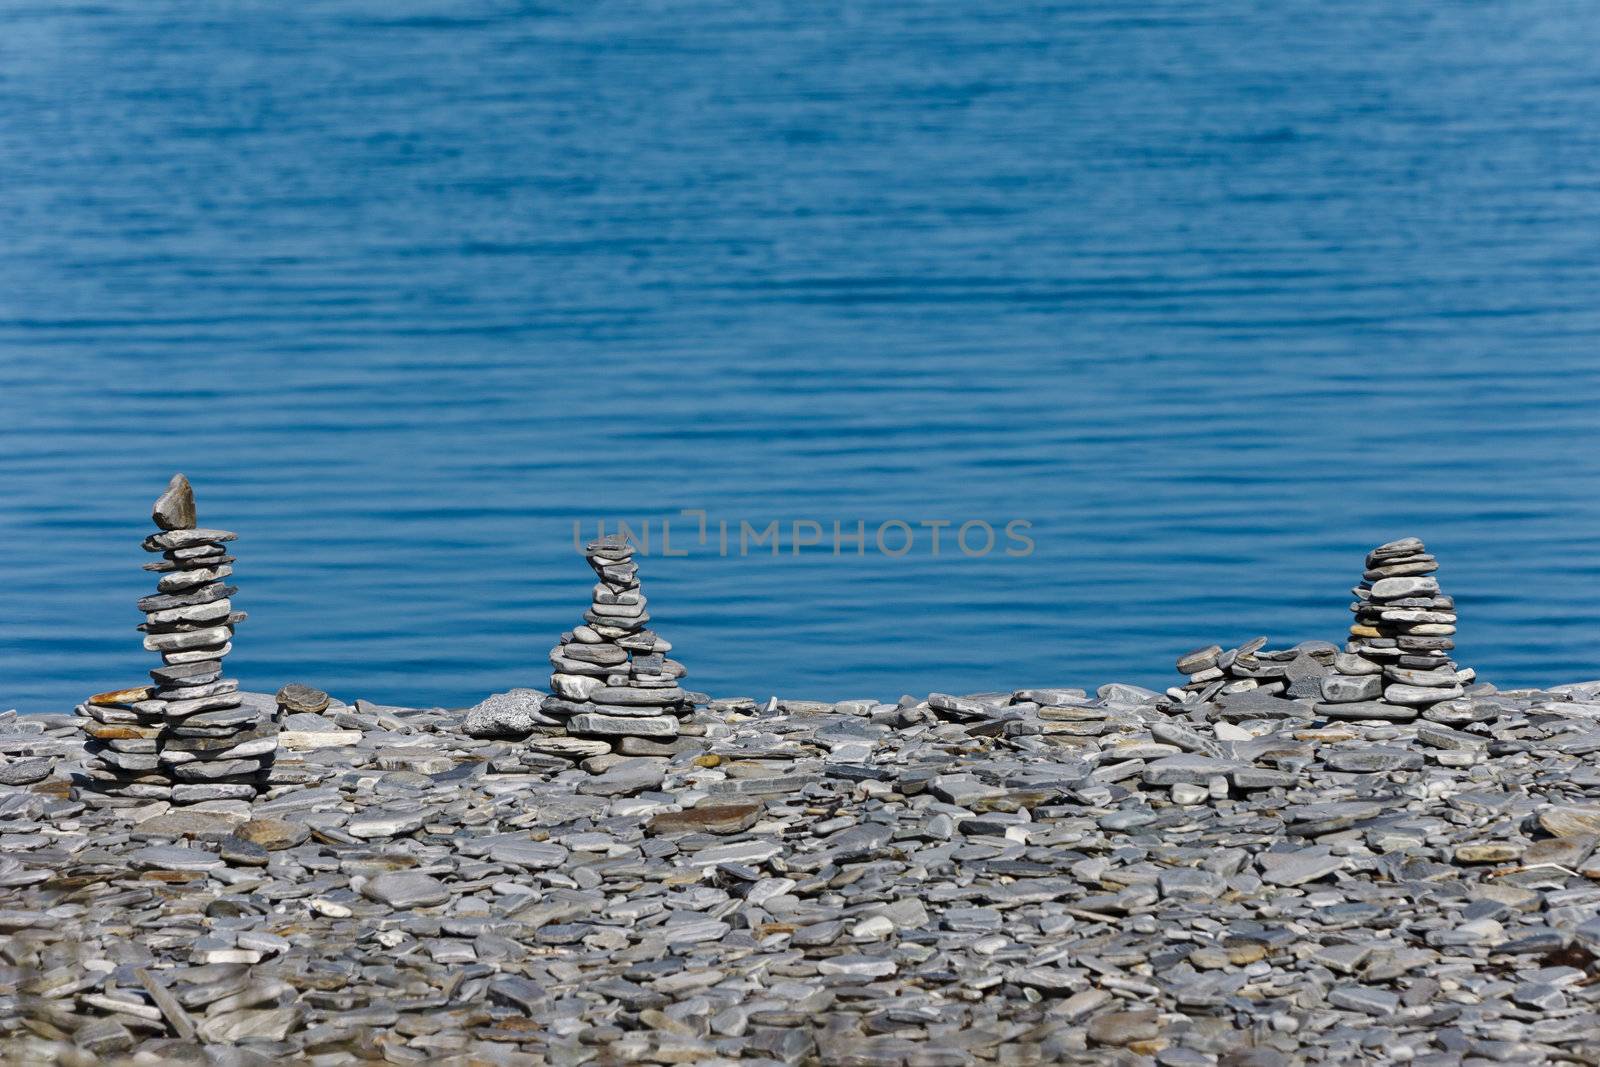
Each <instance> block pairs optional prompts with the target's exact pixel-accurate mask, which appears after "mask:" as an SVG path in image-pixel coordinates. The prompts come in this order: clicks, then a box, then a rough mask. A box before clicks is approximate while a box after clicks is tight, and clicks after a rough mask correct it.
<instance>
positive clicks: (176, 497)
mask: <svg viewBox="0 0 1600 1067" xmlns="http://www.w3.org/2000/svg"><path fill="white" fill-rule="evenodd" d="M150 517H151V518H152V519H154V520H155V521H156V525H157V526H159V527H161V528H162V529H163V530H192V529H194V522H195V518H194V489H193V487H191V486H190V485H189V479H187V478H185V477H184V476H183V475H181V474H174V475H173V476H172V481H170V482H168V483H167V491H166V492H164V493H162V494H161V495H160V496H159V497H157V498H156V504H155V507H153V508H151V509H150Z"/></svg>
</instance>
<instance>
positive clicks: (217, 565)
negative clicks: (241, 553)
mask: <svg viewBox="0 0 1600 1067" xmlns="http://www.w3.org/2000/svg"><path fill="white" fill-rule="evenodd" d="M151 515H152V517H153V518H154V519H155V523H156V525H157V526H158V527H160V529H161V532H160V533H156V534H152V535H151V536H149V537H147V538H145V541H144V548H145V550H146V551H148V552H160V553H161V554H162V559H161V560H159V561H158V562H155V563H149V564H146V565H145V569H146V570H150V571H155V572H157V573H159V574H160V575H161V578H160V580H159V582H158V583H157V591H156V593H155V594H154V595H153V596H147V597H145V598H144V599H142V600H140V601H139V609H140V610H141V611H143V612H144V613H145V621H144V623H143V624H142V625H141V626H140V627H139V629H140V630H141V631H143V632H144V634H145V639H144V647H145V649H146V650H147V651H150V652H159V653H160V654H161V659H162V664H161V666H160V667H157V668H155V669H154V670H152V671H151V672H150V676H151V678H153V679H154V680H155V685H154V686H141V687H136V688H132V689H123V690H117V691H115V692H110V693H102V694H100V695H98V696H94V697H90V698H89V700H88V701H87V702H85V703H84V704H81V705H79V706H78V709H77V713H78V715H79V716H80V717H81V719H82V725H83V729H84V732H85V733H86V734H88V735H89V738H90V740H89V742H88V743H87V745H86V746H85V749H86V752H87V754H88V755H89V757H90V759H89V767H88V771H87V775H88V780H87V781H86V782H83V783H81V784H82V786H83V788H81V789H80V790H79V795H80V796H81V797H82V798H83V799H84V800H85V801H87V802H89V803H91V804H112V805H115V804H119V803H127V802H139V801H150V800H168V801H171V802H172V803H175V804H190V803H199V802H201V801H212V800H247V799H250V798H252V797H254V796H255V795H256V793H257V792H258V791H259V789H260V788H261V784H262V782H263V780H264V777H265V772H266V771H267V770H268V768H270V766H271V764H272V760H273V756H274V754H275V753H276V751H277V723H276V721H275V720H274V719H273V718H272V717H271V716H267V717H266V718H263V717H262V716H261V714H260V713H259V712H258V711H256V710H255V709H253V708H251V707H249V706H247V705H245V704H244V702H243V698H242V697H241V696H240V694H239V683H238V682H236V681H234V680H233V679H231V678H224V677H223V676H222V658H223V657H224V656H225V655H227V654H228V652H229V651H230V650H231V649H232V647H233V645H232V639H233V629H234V627H235V626H237V625H238V624H239V623H240V622H242V621H243V620H244V618H245V615H244V613H243V612H238V611H234V610H233V605H232V601H231V600H230V599H229V598H230V597H231V596H232V595H233V594H234V593H236V592H238V589H237V587H236V586H232V585H228V584H226V582H225V579H227V578H228V577H229V576H230V575H231V574H232V573H233V566H232V564H233V562H234V557H232V556H230V555H228V550H227V549H226V548H225V547H224V546H225V544H226V543H227V542H229V541H233V540H234V539H235V538H236V537H237V535H236V534H234V533H231V532H229V531H227V530H207V529H201V528H198V527H196V525H195V506H194V491H193V489H192V488H191V487H190V485H189V481H188V479H187V478H185V477H184V476H183V475H181V474H177V475H174V476H173V478H172V481H171V482H170V483H169V484H168V486H167V489H166V492H164V493H162V494H161V496H160V498H159V499H157V500H156V503H155V507H154V508H153V509H152V512H151Z"/></svg>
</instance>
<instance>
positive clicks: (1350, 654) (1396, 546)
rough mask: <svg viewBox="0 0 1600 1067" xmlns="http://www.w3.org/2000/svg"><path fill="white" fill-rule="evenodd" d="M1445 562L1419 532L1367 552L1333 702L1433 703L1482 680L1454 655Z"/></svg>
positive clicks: (1331, 684)
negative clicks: (1442, 578) (1443, 588)
mask: <svg viewBox="0 0 1600 1067" xmlns="http://www.w3.org/2000/svg"><path fill="white" fill-rule="evenodd" d="M1438 569H1439V563H1438V561H1437V560H1436V559H1434V557H1433V556H1431V555H1429V554H1428V548H1427V546H1426V545H1424V544H1423V543H1422V542H1421V541H1420V540H1418V539H1417V538H1415V537H1407V538H1404V539H1402V540H1399V541H1390V542H1389V543H1388V544H1385V545H1379V546H1378V547H1377V548H1375V549H1373V550H1372V551H1371V552H1369V553H1367V566H1366V571H1365V572H1364V573H1363V574H1362V576H1361V577H1362V580H1361V584H1360V585H1358V586H1356V587H1355V588H1354V589H1352V590H1351V592H1352V593H1354V594H1355V597H1356V599H1355V602H1354V603H1352V604H1351V605H1350V610H1351V611H1353V612H1355V616H1356V620H1355V623H1354V625H1352V626H1351V627H1350V640H1349V642H1348V643H1347V644H1346V645H1345V651H1344V652H1343V653H1342V654H1340V655H1339V656H1338V657H1337V658H1336V659H1335V660H1334V668H1335V669H1336V670H1337V671H1338V672H1339V673H1338V674H1336V675H1334V676H1333V677H1331V678H1328V679H1327V680H1326V681H1325V682H1324V683H1323V693H1322V698H1323V700H1324V701H1326V702H1328V703H1347V702H1354V701H1379V700H1381V701H1382V702H1383V703H1385V704H1393V705H1397V706H1402V707H1414V708H1418V709H1426V708H1430V707H1432V706H1433V705H1435V704H1438V703H1440V702H1441V701H1445V700H1452V699H1454V698H1456V697H1459V696H1461V695H1463V693H1464V692H1465V688H1464V687H1465V686H1466V684H1467V683H1469V682H1471V681H1472V680H1473V678H1474V677H1476V675H1475V672H1474V671H1473V670H1472V669H1471V668H1467V669H1465V670H1462V669H1460V668H1458V667H1457V666H1456V664H1455V662H1454V661H1452V660H1451V658H1450V651H1451V650H1452V649H1454V648H1455V632H1456V603H1455V600H1454V599H1453V598H1452V597H1448V596H1445V595H1444V594H1443V593H1442V592H1440V589H1439V581H1438V579H1437V578H1434V577H1433V574H1434V573H1435V572H1436V571H1437V570H1438Z"/></svg>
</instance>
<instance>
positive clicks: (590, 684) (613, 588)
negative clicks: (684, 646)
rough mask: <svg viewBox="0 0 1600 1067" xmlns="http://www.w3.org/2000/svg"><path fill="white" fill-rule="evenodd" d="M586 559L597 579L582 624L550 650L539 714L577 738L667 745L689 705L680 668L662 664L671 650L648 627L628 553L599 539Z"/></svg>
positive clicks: (623, 543)
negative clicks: (562, 723) (560, 722)
mask: <svg viewBox="0 0 1600 1067" xmlns="http://www.w3.org/2000/svg"><path fill="white" fill-rule="evenodd" d="M584 556H585V557H586V558H587V559H588V561H589V566H591V567H593V568H594V572H595V574H596V576H598V577H599V579H600V580H599V582H598V583H597V584H596V585H595V587H594V596H593V600H592V602H591V603H590V605H589V610H588V611H586V612H584V615H583V621H584V624H583V625H582V626H578V627H574V628H573V629H572V630H571V631H570V632H568V633H564V634H562V635H561V643H560V644H558V645H556V647H555V648H553V649H551V650H550V666H551V667H552V668H553V673H552V674H551V675H550V690H551V695H550V696H548V697H546V698H545V700H544V703H543V705H542V707H543V710H544V712H545V714H547V715H551V716H554V717H556V718H559V719H563V720H565V723H566V729H567V733H569V734H572V735H574V736H578V737H595V738H603V739H605V740H608V741H613V742H615V741H618V740H620V739H622V738H626V737H642V738H650V739H654V740H657V741H670V740H672V739H673V738H675V737H677V736H678V717H679V716H680V715H683V714H686V713H687V712H688V711H689V710H690V709H691V707H692V705H691V703H690V698H689V695H688V694H687V693H686V692H684V690H683V689H681V688H679V686H678V680H679V679H680V678H682V677H683V675H684V669H683V665H682V664H680V663H678V662H677V661H675V660H671V659H668V658H667V657H666V653H668V652H670V651H671V650H672V646H671V645H669V644H668V643H667V642H666V641H664V640H662V639H661V638H660V637H658V636H656V634H655V633H653V632H652V631H650V630H649V629H647V628H646V625H645V624H646V623H648V622H649V621H650V616H649V614H648V613H647V612H646V611H645V598H644V594H643V593H642V592H641V591H640V589H639V568H638V565H637V564H636V563H634V561H633V546H632V545H631V544H629V542H628V541H627V539H626V538H623V537H620V536H612V537H604V538H601V539H600V540H598V541H591V542H589V544H588V545H587V546H585V548H584Z"/></svg>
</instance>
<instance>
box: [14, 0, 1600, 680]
mask: <svg viewBox="0 0 1600 1067" xmlns="http://www.w3.org/2000/svg"><path fill="white" fill-rule="evenodd" d="M1597 72H1600V20H1596V19H1595V18H1594V17H1593V8H1592V7H1591V6H1590V5H1587V4H1582V3H1575V2H1563V0H1517V2H1515V3H1512V2H1475V3H1468V4H1446V5H1426V6H1418V5H1396V4H1391V3H1378V2H1373V0H1356V2H1354V3H1351V4H1344V5H1337V6H1328V5H1313V4H1297V3H1288V4H1284V3H1261V2H1253V0H1215V2H1211V3H1204V4H1202V3H1188V2H1161V0H1156V2H1144V3H1140V4H1136V5H1128V4H1122V3H1105V4H1100V3H1052V4H1045V3H1038V4H1033V3H1020V2H1006V0H996V2H990V3H984V4H974V5H960V4H934V5H927V4H909V3H887V2H870V3H868V2H863V3H830V2H827V0H821V2H816V0H813V2H809V3H804V4H800V3H775V2H768V0H754V2H752V0H741V2H739V3H727V2H722V0H706V2H700V3H693V2H688V3H677V4H671V5H667V4H651V5H637V4H616V3H606V2H598V3H570V4H569V3H562V4H548V5H534V4H526V3H511V2H494V3H490V2H483V0H452V2H451V3H444V2H443V0H438V2H418V0H412V2H405V0H400V2H396V0H382V2H379V0H340V2H329V3H317V4H290V5H285V4H281V3H268V2H264V0H262V2H245V3H226V4H195V3H189V2H184V3H178V2H163V0H139V2H137V3H117V2H110V3H102V4H94V3H83V4H57V3H42V2H41V3H33V4H26V3H22V4H8V5H7V8H6V15H5V30H4V32H3V33H0V491H3V493H4V497H5V506H4V508H3V509H0V545H3V546H4V551H3V553H0V589H3V590H4V601H5V610H4V611H3V612H0V707H6V706H11V705H12V704H15V705H16V706H17V707H20V708H22V709H23V710H65V709H67V708H69V707H70V705H71V704H72V703H73V702H74V701H76V700H78V699H81V697H82V696H84V695H85V694H87V693H90V692H93V691H97V690H102V689H107V688H111V687H114V686H120V685H124V684H129V683H133V682H136V681H138V680H140V679H142V678H143V677H144V676H143V673H142V672H143V671H144V670H145V669H146V668H147V667H148V666H149V665H150V661H152V660H153V659H154V657H153V656H151V655H149V654H146V653H144V652H143V651H142V650H141V649H140V646H139V635H138V634H136V633H135V632H134V630H133V626H134V625H135V624H136V623H137V622H138V621H139V618H138V615H137V613H136V611H135V609H134V606H133V605H134V601H135V600H136V599H137V598H138V597H139V596H140V595H142V594H143V593H145V592H147V591H149V590H150V589H151V588H152V587H153V585H154V582H153V580H152V576H151V575H149V574H146V573H144V572H142V571H141V570H140V569H139V567H140V564H142V563H143V562H145V561H146V558H147V557H146V556H145V554H144V553H143V552H141V551H140V549H139V546H138V540H139V538H140V537H141V536H143V534H144V533H145V532H146V531H147V530H148V529H149V523H148V507H149V503H150V501H151V500H152V499H153V498H154V497H155V495H156V494H157V493H158V492H159V491H160V489H161V488H162V486H163V485H164V484H165V482H166V479H167V477H168V476H169V475H170V474H171V473H172V472H173V471H175V470H182V471H185V472H186V473H187V474H188V475H189V476H190V477H191V478H192V479H193V480H194V483H195V485H196V487H197V492H198V496H199V502H200V513H201V517H202V520H203V521H204V522H206V523H208V524H213V525H223V526H227V527H230V528H233V529H237V530H238V531H240V533H241V535H242V536H241V539H240V541H239V544H238V548H237V552H238V556H239V564H238V571H237V581H238V583H239V585H240V586H241V592H240V594H239V595H238V597H237V603H238V605H239V606H240V607H242V608H244V609H245V610H247V611H249V612H250V619H249V621H248V622H246V623H245V624H244V625H243V627H242V628H241V630H240V632H239V634H238V636H237V639H236V641H235V646H234V647H235V651H234V654H233V656H232V657H231V659H230V663H231V665H232V666H233V667H234V668H235V671H236V673H237V674H238V675H239V677H240V678H241V679H242V680H243V681H244V683H245V684H246V685H247V686H248V687H251V688H255V689H270V688H273V687H276V686H278V685H280V684H282V683H285V682H289V681H301V682H307V683H311V684H314V685H319V686H322V687H324V688H327V689H329V690H331V691H332V692H334V693H335V694H336V695H339V696H342V697H344V698H346V699H353V698H355V697H358V696H364V697H367V698H369V699H376V700H380V701H388V702H395V703H412V704H434V703H440V704H446V705H460V704H464V703H468V702H471V701H473V700H476V699H478V698H479V697H481V696H482V695H484V694H486V693H489V692H491V691H494V690H497V689H504V688H507V687H509V686H513V685H542V684H543V682H544V679H545V677H546V675H547V673H548V665H547V663H546V660H545V653H546V651H547V649H548V647H549V646H550V644H551V643H552V642H553V641H554V639H555V638H556V636H557V635H558V634H559V633H560V631H561V630H562V629H564V628H567V627H570V626H571V625H573V624H574V623H575V622H577V621H578V619H579V616H580V613H581V611H582V609H583V607H584V605H585V603H586V601H587V597H588V590H589V585H590V579H589V574H588V570H587V568H586V567H585V566H584V564H583V562H582V561H581V560H580V559H578V558H576V557H574V555H573V554H572V549H571V540H572V532H571V531H572V522H573V520H575V519H581V520H583V521H584V523H585V530H592V529H593V526H594V523H595V522H596V521H598V520H600V519H605V520H607V521H608V522H612V523H614V522H615V520H616V519H618V518H622V519H627V520H629V521H630V522H632V523H634V524H636V525H637V524H639V523H641V522H643V521H644V520H646V519H649V520H652V523H653V524H654V525H656V526H657V528H658V527H659V522H660V520H661V519H662V518H663V517H670V516H677V515H678V513H679V511H680V509H684V508H700V509H705V510H706V511H707V512H708V513H709V515H710V517H711V520H712V522H713V524H714V523H715V521H716V520H717V519H718V518H724V519H730V520H732V521H733V523H734V530H735V534H734V540H735V545H734V548H733V550H732V556H731V557H730V558H722V557H720V556H719V555H718V554H717V552H716V551H715V533H714V528H713V533H712V537H711V538H710V540H711V542H712V544H711V545H710V546H709V547H708V548H700V546H698V545H695V544H688V547H691V548H693V549H694V550H695V551H693V552H691V554H690V555H689V556H686V557H676V556H675V557H673V558H665V557H662V556H660V555H659V551H658V552H657V554H656V555H653V556H652V557H651V558H649V559H646V560H644V561H643V575H644V579H645V584H646V591H647V593H649V594H650V596H651V598H652V601H653V611H654V614H655V617H656V626H657V628H658V630H659V631H660V632H661V633H662V634H663V635H665V636H666V637H668V638H669V639H670V640H672V641H673V642H674V644H675V645H676V647H677V655H678V656H679V658H680V659H681V660H682V661H683V662H684V663H685V664H686V665H687V666H688V668H689V671H690V682H691V683H692V684H693V685H694V686H695V687H697V688H700V689H703V690H706V691H709V692H712V693H716V694H721V695H740V694H743V695H752V696H757V697H765V696H766V695H768V694H770V693H779V694H783V695H791V696H818V697H848V696H862V695H869V696H878V697H884V698H891V699H892V698H894V697H896V696H898V695H899V694H900V693H902V692H914V693H919V694H921V693H926V692H928V691H930V690H947V691H957V692H969V691H976V690H982V689H988V688H998V687H1011V686H1019V685H1031V684H1047V683H1060V684H1098V683H1100V682H1104V681H1108V680H1113V679H1117V680H1127V681H1134V682H1142V683H1145V684H1150V685H1166V684H1170V682H1171V681H1172V680H1173V679H1174V678H1175V676H1174V675H1173V674H1172V673H1171V664H1172V660H1173V657H1174V656H1175V655H1176V654H1177V653H1180V652H1182V651H1184V650H1186V649H1188V648H1190V647H1192V646H1194V645H1197V644H1201V643H1204V642H1208V641H1211V640H1219V641H1223V642H1229V641H1234V642H1237V641H1240V640H1244V639H1247V638H1249V637H1252V636H1254V635H1256V634H1257V633H1263V634H1270V635H1271V636H1272V637H1273V638H1274V639H1275V640H1276V641H1279V642H1283V643H1289V642H1292V641H1296V640H1301V639H1306V638H1313V637H1319V638H1330V639H1333V638H1337V637H1339V635H1340V634H1341V633H1342V632H1343V628H1344V626H1345V625H1346V624H1347V622H1348V618H1349V616H1348V613H1347V611H1346V603H1347V601H1348V597H1347V596H1346V595H1345V593H1346V589H1347V588H1348V586H1349V585H1350V584H1351V583H1352V582H1353V581H1354V580H1356V579H1357V578H1358V577H1359V572H1360V567H1361V555H1362V553H1363V552H1364V551H1365V550H1366V549H1367V548H1368V547H1370V546H1371V545H1373V544H1376V543H1378V542H1380V541H1383V540H1386V539H1389V538H1391V537H1397V536H1401V535H1406V534H1416V535H1419V536H1422V537H1424V538H1425V539H1426V540H1427V541H1428V543H1429V545H1430V546H1431V547H1432V548H1433V549H1434V550H1435V551H1436V552H1437V553H1438V555H1439V557H1440V559H1441V561H1442V564H1443V570H1442V573H1441V579H1442V581H1443V584H1444V586H1445V589H1446V591H1447V592H1450V593H1453V594H1455V595H1456V597H1457V599H1458V601H1459V602H1460V605H1461V608H1462V612H1463V615H1464V618H1463V625H1462V629H1461V633H1460V636H1459V649H1458V659H1460V660H1461V661H1462V662H1463V663H1469V664H1473V665H1476V666H1477V667H1478V668H1479V669H1480V672H1481V673H1482V675H1483V676H1484V677H1485V678H1487V679H1489V680H1492V681H1496V682H1498V683H1500V684H1502V685H1514V684H1529V683H1547V684H1548V683H1555V682H1561V681H1569V680H1574V679H1577V678H1588V677H1596V676H1600V643H1597V642H1596V627H1597V623H1600V549H1597V540H1596V534H1597V531H1600V447H1597V445H1600V440H1597V437H1600V417H1597V405H1600V73H1597ZM741 519H742V520H746V521H748V522H750V523H752V524H753V525H754V526H756V527H757V528H758V529H759V528H762V527H764V526H765V524H766V523H767V522H769V521H770V520H773V519H777V520H780V521H781V522H783V523H786V524H787V523H790V522H793V521H794V520H806V519H814V520H817V521H819V522H820V523H822V524H823V526H824V528H825V529H826V530H827V531H828V533H827V539H826V540H825V543H824V545H823V546H822V549H821V551H820V552H819V551H818V550H815V549H813V550H811V551H810V552H808V553H802V554H801V555H799V556H794V555H791V554H789V552H788V549H787V542H786V544H785V549H784V554H783V555H781V556H780V557H778V558H773V557H772V556H770V555H766V554H762V553H764V552H765V549H758V550H756V551H755V553H754V554H752V555H751V556H749V557H747V558H738V556H737V544H736V542H737V524H738V522H739V520H741ZM894 519H900V520H902V521H905V522H907V523H909V524H912V525H913V526H915V525H916V524H917V523H919V522H921V521H923V520H938V519H949V520H953V521H954V522H955V523H957V524H959V523H962V522H966V521H969V520H983V521H986V522H990V523H992V524H994V525H995V526H996V527H999V526H1000V525H1002V524H1004V523H1005V522H1006V521H1008V520H1011V519H1022V520H1026V521H1027V522H1029V523H1031V524H1032V525H1031V528H1030V530H1029V534H1030V536H1031V538H1032V539H1033V542H1034V544H1035V546H1036V548H1035V550H1034V551H1033V553H1032V554H1031V555H1029V556H1026V557H1021V558H1017V557H1008V556H1005V555H1004V554H1003V552H1002V551H1001V548H997V549H996V550H995V551H993V552H992V553H990V554H989V555H987V556H983V557H982V558H967V557H965V556H963V555H961V553H960V552H959V551H952V548H951V545H950V542H949V540H948V538H949V536H950V531H948V530H946V531H944V537H945V539H946V540H945V542H944V546H943V551H942V553H941V555H940V556H938V557H934V556H933V555H932V554H931V551H930V546H929V544H928V541H927V535H928V534H929V531H928V530H927V529H926V528H921V529H920V530H919V531H918V532H919V533H920V534H921V535H922V537H921V538H920V540H919V542H918V543H917V544H916V546H915V547H914V549H913V551H911V552H909V553H908V554H906V555H905V556H903V557H901V558H890V557H887V556H885V555H882V554H880V553H879V552H878V551H877V549H876V546H875V545H872V544H871V543H870V542H871V536H872V535H871V531H872V530H873V529H874V528H875V527H876V525H877V524H879V523H882V522H885V521H889V520H894ZM834 520H840V521H841V522H842V524H843V526H844V529H845V531H846V532H851V531H853V530H854V528H855V525H854V524H855V523H856V521H858V520H860V521H863V522H865V523H867V524H868V525H867V528H868V531H869V535H868V536H869V545H868V550H867V552H866V553H865V554H864V555H862V556H856V555H854V554H853V553H854V548H853V546H850V545H846V546H845V553H844V554H843V555H841V556H840V557H837V558H836V557H834V556H833V554H832V551H831V544H829V543H828V542H829V541H831V524H832V522H833V521H834ZM678 523H679V524H680V525H677V526H675V529H674V532H673V537H674V544H675V548H674V550H675V551H677V550H678V549H677V546H679V545H684V544H687V543H688V542H689V541H690V538H689V537H688V536H687V535H688V534H689V532H690V530H691V529H692V520H688V519H682V518H680V519H679V520H678ZM656 536H657V537H659V532H657V533H656ZM898 540H899V535H898V534H894V533H891V535H890V536H889V544H890V546H891V547H897V546H898ZM973 541H974V542H975V543H978V538H977V536H976V535H974V537H973ZM1006 543H1007V542H1005V541H1004V539H1003V535H1002V540H1001V542H1000V545H1001V547H1004V545H1005V544H1006Z"/></svg>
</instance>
